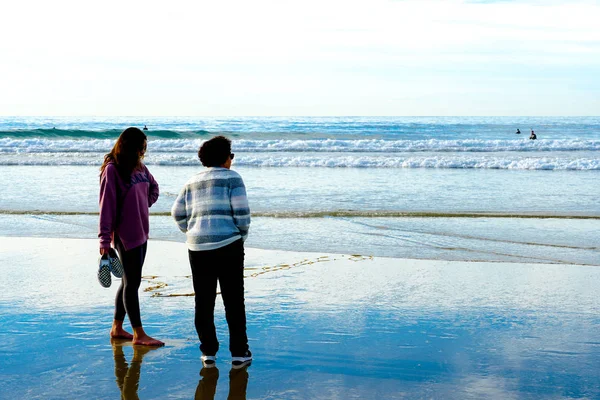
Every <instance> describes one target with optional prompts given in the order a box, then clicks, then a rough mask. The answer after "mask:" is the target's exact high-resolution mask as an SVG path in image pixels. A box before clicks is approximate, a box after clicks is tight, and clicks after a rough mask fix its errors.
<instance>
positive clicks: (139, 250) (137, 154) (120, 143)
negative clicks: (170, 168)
mask: <svg viewBox="0 0 600 400" xmlns="http://www.w3.org/2000/svg"><path fill="white" fill-rule="evenodd" d="M146 140H147V138H146V135H145V134H144V132H142V131H141V130H140V129H138V128H127V129H125V130H124V131H123V133H121V135H120V136H119V138H118V139H117V142H116V143H115V145H114V147H113V149H112V150H111V152H110V153H108V154H106V155H105V156H104V163H103V164H102V167H101V168H100V224H99V233H98V237H99V238H100V254H101V255H104V254H106V253H108V252H109V250H110V249H111V243H112V244H113V245H114V247H115V248H116V249H117V250H118V252H119V255H120V257H121V263H122V264H123V269H124V274H123V279H122V281H121V286H120V287H119V290H118V291H117V296H116V298H115V317H114V321H113V325H112V329H111V331H110V336H111V337H112V338H120V339H128V340H133V344H139V345H145V346H163V345H164V343H163V342H161V341H160V340H156V339H153V338H151V337H150V336H148V335H147V334H146V332H144V328H143V327H142V320H141V318H140V303H139V298H138V289H139V287H140V283H141V281H142V266H143V265H144V259H145V257H146V246H147V241H148V231H149V225H150V224H149V218H148V208H149V207H150V206H152V204H154V203H155V202H156V200H157V199H158V183H156V180H154V177H153V176H152V174H151V173H150V171H148V168H146V166H145V165H144V164H143V163H142V159H143V158H144V153H145V152H146V143H147V142H146ZM126 314H127V315H129V321H130V322H131V327H132V328H133V335H132V334H131V333H129V332H127V331H125V330H124V329H123V321H124V320H125V315H126Z"/></svg>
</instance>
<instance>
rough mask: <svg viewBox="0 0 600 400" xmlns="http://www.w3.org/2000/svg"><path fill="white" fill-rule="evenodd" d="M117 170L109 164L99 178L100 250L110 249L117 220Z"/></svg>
mask: <svg viewBox="0 0 600 400" xmlns="http://www.w3.org/2000/svg"><path fill="white" fill-rule="evenodd" d="M116 174H117V170H116V168H115V166H114V165H112V164H109V165H107V166H106V168H105V169H104V172H103V173H102V176H101V177H100V201H99V202H100V222H99V224H98V237H99V238H100V249H101V251H102V249H105V250H106V249H110V242H111V241H112V234H113V232H114V230H115V225H116V222H117V221H116V219H117V176H116Z"/></svg>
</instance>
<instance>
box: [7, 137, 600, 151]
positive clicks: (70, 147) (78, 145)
mask: <svg viewBox="0 0 600 400" xmlns="http://www.w3.org/2000/svg"><path fill="white" fill-rule="evenodd" d="M202 142H203V141H202V140H201V139H168V140H163V139H161V140H151V141H150V142H149V143H148V150H149V152H163V153H170V152H189V153H196V152H197V151H198V148H199V146H200V145H201V144H202ZM113 143H114V141H113V140H110V139H88V140H67V139H64V140H63V139H59V140H54V139H42V138H28V139H14V138H1V139H0V153H47V152H57V153H68V152H78V153H84V152H93V153H106V152H108V151H109V150H110V148H111V147H112V145H113ZM233 146H234V151H236V152H307V153H311V152H319V153H321V152H347V153H356V152H361V153H362V152H368V153H402V152H499V151H503V152H532V151H533V152H539V151H545V152H549V151H598V150H600V140H592V139H539V140H536V141H532V140H528V139H527V138H523V139H521V138H518V139H514V140H484V139H468V140H439V139H428V140H383V139H358V140H339V139H319V140H284V139H278V140H246V139H240V140H235V141H234V143H233Z"/></svg>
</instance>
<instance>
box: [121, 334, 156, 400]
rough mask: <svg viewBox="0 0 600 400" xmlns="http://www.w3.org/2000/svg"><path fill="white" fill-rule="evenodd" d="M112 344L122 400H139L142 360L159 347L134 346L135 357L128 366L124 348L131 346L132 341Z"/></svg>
mask: <svg viewBox="0 0 600 400" xmlns="http://www.w3.org/2000/svg"><path fill="white" fill-rule="evenodd" d="M110 342H111V344H112V349H113V357H114V359H115V377H116V378H117V386H118V387H119V390H120V391H121V399H122V400H138V399H139V397H138V387H139V385H140V373H141V368H142V360H143V359H144V356H145V355H146V354H147V353H148V352H150V351H152V350H156V349H157V347H150V346H133V357H132V359H131V363H129V365H128V364H127V360H126V359H125V353H124V352H123V346H126V345H131V341H127V340H122V339H111V340H110Z"/></svg>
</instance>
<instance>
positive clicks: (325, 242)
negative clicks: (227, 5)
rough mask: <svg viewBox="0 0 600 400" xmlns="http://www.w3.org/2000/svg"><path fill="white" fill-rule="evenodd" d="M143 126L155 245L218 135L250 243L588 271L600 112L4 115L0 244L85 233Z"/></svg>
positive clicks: (595, 258) (599, 167)
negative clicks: (117, 152) (110, 174)
mask: <svg viewBox="0 0 600 400" xmlns="http://www.w3.org/2000/svg"><path fill="white" fill-rule="evenodd" d="M144 125H147V126H148V128H149V130H148V131H147V133H148V137H149V142H148V153H147V157H146V159H145V162H146V164H147V165H148V167H149V168H150V170H151V171H152V173H153V174H154V175H155V177H156V178H157V180H158V182H159V183H160V185H161V197H160V199H159V202H158V203H157V204H156V205H155V206H154V207H153V208H152V210H151V212H152V217H151V218H152V227H151V229H152V232H151V234H152V237H154V238H160V239H166V240H176V241H182V240H184V239H183V237H182V236H181V234H180V233H179V232H178V231H177V229H176V228H175V226H174V224H173V223H172V221H171V220H170V217H169V216H168V212H169V209H170V207H171V204H172V202H173V200H174V199H175V196H176V195H177V193H178V191H179V189H180V188H181V187H182V185H183V184H184V182H185V181H186V180H187V179H188V178H189V176H191V175H192V174H194V173H196V172H198V171H199V170H200V169H201V168H202V167H201V165H200V163H199V161H198V159H197V151H198V147H199V146H200V144H201V143H202V142H203V141H204V140H206V139H208V138H210V137H211V136H213V135H216V134H224V135H226V136H228V137H230V138H231V139H232V140H233V151H234V152H235V153H236V157H235V161H234V165H233V168H234V169H236V170H237V171H238V172H240V173H241V174H242V176H243V177H244V180H245V182H246V185H247V189H248V196H249V200H250V205H251V209H252V211H253V214H254V221H253V226H252V234H251V236H250V239H249V245H251V246H254V247H259V248H272V249H283V250H286V249H288V250H304V251H330V252H346V253H349V252H360V253H364V254H373V255H381V256H393V257H406V258H433V259H448V260H483V261H517V262H522V261H527V262H543V263H548V262H552V263H575V264H588V265H599V264H600V261H599V260H600V257H599V256H600V239H598V232H600V202H599V201H598V198H600V184H599V183H600V117H577V118H567V117H563V118H557V117H553V118H545V117H531V118H528V117H477V118H475V117H443V118H442V117H413V118H407V117H403V118H363V117H330V118H300V117H294V118H283V117H277V118H275V117H273V118H250V117H244V118H140V117H131V118H125V117H122V118H67V117H63V118H33V117H31V118H16V117H15V118H6V117H5V118H2V119H0V187H1V188H2V192H1V193H2V194H1V195H0V235H11V236H19V235H25V236H58V237H64V236H68V237H94V236H95V233H96V232H95V230H96V225H97V216H96V215H95V213H96V212H97V208H98V206H97V198H98V167H99V165H100V163H101V161H102V157H103V155H104V154H105V153H106V152H108V151H109V150H110V148H111V147H112V144H113V143H114V141H115V139H116V138H117V137H118V135H119V133H120V132H121V131H122V130H123V129H124V128H125V127H127V126H139V127H143V126H144ZM517 128H519V129H520V130H521V132H522V134H520V135H517V134H515V131H516V129H517ZM530 129H534V130H535V132H536V134H537V137H538V139H537V140H535V141H533V140H529V139H528V136H529V130H530Z"/></svg>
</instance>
